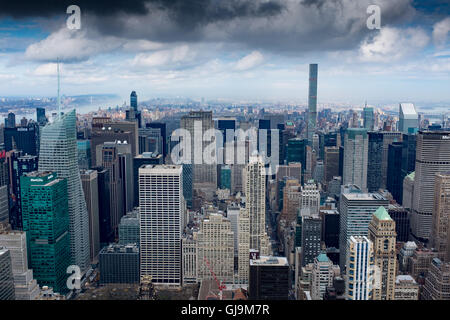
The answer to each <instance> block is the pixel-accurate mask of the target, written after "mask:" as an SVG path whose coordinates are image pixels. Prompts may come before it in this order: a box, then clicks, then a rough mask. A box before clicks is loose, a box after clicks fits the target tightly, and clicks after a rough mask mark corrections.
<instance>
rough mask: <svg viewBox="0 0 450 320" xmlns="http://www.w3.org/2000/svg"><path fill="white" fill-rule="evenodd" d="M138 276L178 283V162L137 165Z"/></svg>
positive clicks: (180, 201)
mask: <svg viewBox="0 0 450 320" xmlns="http://www.w3.org/2000/svg"><path fill="white" fill-rule="evenodd" d="M139 203H140V212H139V215H140V224H141V233H140V242H141V244H140V249H141V262H140V266H141V276H147V275H148V276H151V277H152V279H153V283H155V284H164V285H175V286H179V285H180V284H181V233H182V230H181V227H182V225H183V221H182V217H183V215H184V210H185V206H184V199H183V175H182V168H181V166H177V165H145V166H142V167H140V168H139Z"/></svg>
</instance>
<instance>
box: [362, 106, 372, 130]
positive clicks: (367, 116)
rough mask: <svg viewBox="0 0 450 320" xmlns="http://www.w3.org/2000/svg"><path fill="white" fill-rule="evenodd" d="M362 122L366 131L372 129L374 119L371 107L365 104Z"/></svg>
mask: <svg viewBox="0 0 450 320" xmlns="http://www.w3.org/2000/svg"><path fill="white" fill-rule="evenodd" d="M363 122H364V124H363V125H364V128H365V129H367V131H373V129H374V125H375V121H374V117H373V108H372V107H368V106H367V105H366V106H365V107H364V109H363Z"/></svg>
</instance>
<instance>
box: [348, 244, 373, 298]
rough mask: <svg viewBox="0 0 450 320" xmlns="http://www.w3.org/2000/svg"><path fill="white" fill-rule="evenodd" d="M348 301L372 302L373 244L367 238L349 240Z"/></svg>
mask: <svg viewBox="0 0 450 320" xmlns="http://www.w3.org/2000/svg"><path fill="white" fill-rule="evenodd" d="M347 252H348V257H347V266H348V267H347V281H346V287H345V294H346V296H347V300H372V297H373V283H374V275H373V265H374V256H373V255H374V248H373V243H372V241H370V240H369V239H368V238H367V237H366V236H351V237H350V238H349V239H348V240H347Z"/></svg>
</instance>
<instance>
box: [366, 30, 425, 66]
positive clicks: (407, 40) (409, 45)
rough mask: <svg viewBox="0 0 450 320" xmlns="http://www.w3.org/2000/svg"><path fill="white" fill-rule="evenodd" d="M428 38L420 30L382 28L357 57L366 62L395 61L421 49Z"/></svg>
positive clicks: (367, 40) (367, 42)
mask: <svg viewBox="0 0 450 320" xmlns="http://www.w3.org/2000/svg"><path fill="white" fill-rule="evenodd" d="M428 42H429V36H428V35H427V33H426V32H425V31H424V30H423V29H422V28H407V29H397V28H391V27H384V28H382V29H381V30H380V32H379V33H378V35H376V36H375V37H373V38H372V39H366V40H365V41H364V42H363V43H362V44H361V46H360V48H359V57H360V59H361V60H362V61H367V62H389V61H396V60H399V59H401V58H403V57H405V56H409V55H411V54H413V53H416V52H417V51H419V50H421V49H423V48H424V47H425V46H426V45H427V44H428Z"/></svg>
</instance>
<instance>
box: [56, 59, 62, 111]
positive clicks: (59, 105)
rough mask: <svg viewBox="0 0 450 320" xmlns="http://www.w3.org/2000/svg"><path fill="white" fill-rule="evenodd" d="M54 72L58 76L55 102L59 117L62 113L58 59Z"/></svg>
mask: <svg viewBox="0 0 450 320" xmlns="http://www.w3.org/2000/svg"><path fill="white" fill-rule="evenodd" d="M56 70H57V74H58V101H57V103H58V115H61V114H62V111H61V96H60V86H61V84H60V75H59V57H58V58H56Z"/></svg>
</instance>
